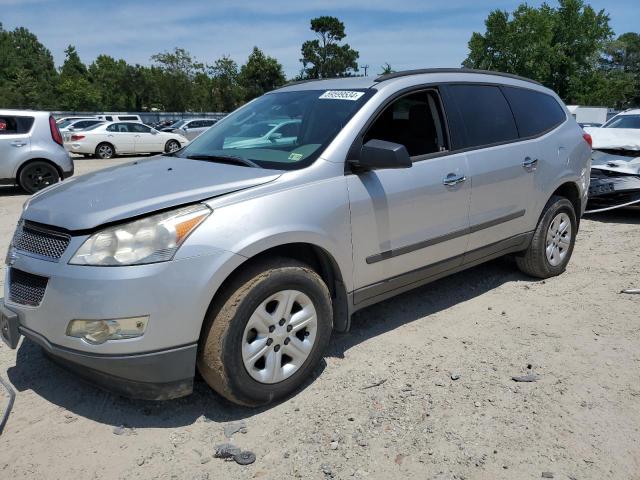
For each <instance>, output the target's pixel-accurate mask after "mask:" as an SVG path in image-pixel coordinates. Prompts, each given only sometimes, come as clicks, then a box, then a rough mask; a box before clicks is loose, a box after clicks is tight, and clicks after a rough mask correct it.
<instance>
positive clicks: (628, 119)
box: [604, 115, 640, 128]
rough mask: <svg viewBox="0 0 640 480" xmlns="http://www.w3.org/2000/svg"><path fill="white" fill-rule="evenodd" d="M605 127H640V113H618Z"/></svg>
mask: <svg viewBox="0 0 640 480" xmlns="http://www.w3.org/2000/svg"><path fill="white" fill-rule="evenodd" d="M604 128H640V115H618V116H617V117H615V118H614V119H612V120H611V121H610V122H609V123H607V124H606V125H605V126H604Z"/></svg>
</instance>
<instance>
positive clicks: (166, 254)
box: [69, 204, 211, 266]
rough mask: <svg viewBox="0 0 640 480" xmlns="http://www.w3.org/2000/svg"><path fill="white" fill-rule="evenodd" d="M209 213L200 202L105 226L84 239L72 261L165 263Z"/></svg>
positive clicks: (132, 263)
mask: <svg viewBox="0 0 640 480" xmlns="http://www.w3.org/2000/svg"><path fill="white" fill-rule="evenodd" d="M210 214H211V209H210V208H209V207H207V206H206V205H202V204H199V205H192V206H190V207H185V208H179V209H177V210H171V211H169V212H164V213H160V214H157V215H152V216H150V217H146V218H142V219H140V220H136V221H134V222H130V223H125V224H123V225H117V226H115V227H110V228H106V229H104V230H101V231H99V232H96V233H94V234H93V235H91V236H90V237H89V238H88V239H87V240H85V242H84V243H83V244H82V246H81V247H80V248H79V249H78V251H77V252H76V253H75V255H74V256H73V258H72V259H71V260H70V261H69V263H70V264H73V265H95V266H117V265H142V264H145V263H156V262H166V261H167V260H171V259H172V258H173V256H174V255H175V253H176V251H177V250H178V248H180V245H182V243H183V242H184V241H185V239H186V238H187V237H188V236H189V234H190V233H191V232H192V231H193V230H195V228H196V227H197V226H198V225H200V223H202V221H203V220H204V219H205V218H207V217H208V216H209V215H210Z"/></svg>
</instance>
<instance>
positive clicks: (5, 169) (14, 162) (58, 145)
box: [0, 110, 73, 193]
mask: <svg viewBox="0 0 640 480" xmlns="http://www.w3.org/2000/svg"><path fill="white" fill-rule="evenodd" d="M71 175H73V160H72V159H71V158H70V157H69V153H68V152H67V151H66V150H65V149H64V147H63V138H62V134H61V133H60V130H59V129H58V125H57V124H56V121H55V119H54V118H53V116H52V115H51V114H50V113H48V112H36V111H32V110H0V184H4V185H14V184H16V183H17V184H18V185H20V186H21V187H22V188H23V189H24V190H25V191H27V192H28V193H34V192H37V191H38V190H41V189H43V188H45V187H47V186H49V185H52V184H54V183H57V182H58V181H60V180H61V179H65V178H67V177H70V176H71Z"/></svg>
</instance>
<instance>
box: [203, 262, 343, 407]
mask: <svg viewBox="0 0 640 480" xmlns="http://www.w3.org/2000/svg"><path fill="white" fill-rule="evenodd" d="M332 315H333V313H332V307H331V300H330V297H329V291H328V289H327V286H326V285H325V284H324V282H323V281H322V279H321V278H320V276H319V275H318V274H317V273H316V272H314V271H313V270H312V269H311V268H310V267H308V266H307V265H305V264H303V263H300V262H297V261H294V260H289V259H273V260H271V261H268V262H261V263H256V264H254V265H252V266H249V267H248V268H246V269H245V270H243V271H242V272H241V273H240V274H239V275H238V276H236V278H235V279H234V280H232V281H231V283H230V284H229V285H228V286H227V287H226V288H225V289H224V290H223V291H222V292H220V295H219V296H218V298H217V299H216V300H214V302H213V304H212V308H211V309H210V311H209V312H208V314H207V318H206V319H205V326H204V329H203V335H202V338H201V344H200V349H199V354H198V369H199V371H200V373H201V374H202V376H203V377H204V379H205V380H206V382H207V383H208V384H209V386H210V387H211V388H213V389H214V390H216V391H217V392H218V393H219V394H221V395H222V396H224V397H225V398H227V399H229V400H231V401H232V402H234V403H238V404H241V405H248V406H256V405H262V404H266V403H270V402H272V401H274V400H277V399H279V398H282V397H285V396H286V395H288V394H290V393H291V392H293V391H294V390H295V389H296V388H298V387H299V386H300V385H301V384H302V383H303V382H304V381H305V380H306V379H307V378H308V377H309V375H310V374H311V372H312V370H313V369H314V367H315V366H316V365H317V364H318V362H319V361H320V359H321V358H322V354H323V352H324V350H325V348H326V346H327V344H328V342H329V338H330V336H331V329H332Z"/></svg>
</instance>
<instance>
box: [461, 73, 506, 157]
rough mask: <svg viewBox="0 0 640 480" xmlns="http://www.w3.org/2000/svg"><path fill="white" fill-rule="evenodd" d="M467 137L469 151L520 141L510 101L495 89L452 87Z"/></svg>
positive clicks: (474, 86)
mask: <svg viewBox="0 0 640 480" xmlns="http://www.w3.org/2000/svg"><path fill="white" fill-rule="evenodd" d="M449 88H450V91H451V95H452V97H453V99H454V101H455V102H456V105H457V107H458V110H459V112H460V115H461V116H462V120H463V122H464V125H465V130H466V133H467V141H466V145H465V146H466V147H481V146H484V145H491V144H494V143H502V142H509V141H512V140H517V139H518V130H517V128H516V123H515V121H514V119H513V114H512V113H511V109H510V108H509V104H508V103H507V100H506V99H505V98H504V95H503V94H502V92H501V91H500V88H498V87H495V86H492V85H451V86H450V87H449Z"/></svg>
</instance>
